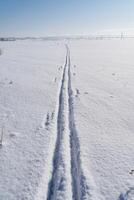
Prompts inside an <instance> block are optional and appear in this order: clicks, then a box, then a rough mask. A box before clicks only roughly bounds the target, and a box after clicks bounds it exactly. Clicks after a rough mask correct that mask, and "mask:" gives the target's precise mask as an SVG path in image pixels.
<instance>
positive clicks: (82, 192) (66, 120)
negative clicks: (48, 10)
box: [47, 45, 89, 200]
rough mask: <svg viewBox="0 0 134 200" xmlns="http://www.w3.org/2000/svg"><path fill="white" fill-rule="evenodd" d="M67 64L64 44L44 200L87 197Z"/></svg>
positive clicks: (68, 59) (68, 64)
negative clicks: (49, 178)
mask: <svg viewBox="0 0 134 200" xmlns="http://www.w3.org/2000/svg"><path fill="white" fill-rule="evenodd" d="M70 66H71V64H70V50H69V48H68V46H67V45H66V61H65V65H64V69H63V76H62V81H61V88H60V94H59V102H58V115H57V116H58V117H57V141H56V146H55V152H54V157H53V172H52V177H51V181H50V183H49V187H48V197H47V200H58V199H64V200H66V199H67V200H71V199H73V200H80V199H89V198H88V197H89V191H88V190H89V188H88V186H87V184H86V179H85V177H84V175H83V173H82V169H81V162H80V147H79V140H78V137H77V132H76V128H75V121H74V111H73V93H72V89H71V71H70Z"/></svg>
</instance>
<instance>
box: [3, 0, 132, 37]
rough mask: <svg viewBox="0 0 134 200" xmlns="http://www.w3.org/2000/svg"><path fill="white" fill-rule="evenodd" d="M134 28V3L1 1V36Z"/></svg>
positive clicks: (116, 0)
mask: <svg viewBox="0 0 134 200" xmlns="http://www.w3.org/2000/svg"><path fill="white" fill-rule="evenodd" d="M108 29H110V30H112V29H117V30H125V29H134V0H0V36H11V35H12V36H23V35H24V36H54V35H81V34H82V35H88V34H91V33H94V32H98V31H101V30H108Z"/></svg>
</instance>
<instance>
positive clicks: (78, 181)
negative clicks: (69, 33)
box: [66, 46, 89, 200]
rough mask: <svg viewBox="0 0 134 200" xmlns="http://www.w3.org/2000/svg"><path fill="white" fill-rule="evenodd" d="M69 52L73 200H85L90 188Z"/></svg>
mask: <svg viewBox="0 0 134 200" xmlns="http://www.w3.org/2000/svg"><path fill="white" fill-rule="evenodd" d="M66 48H67V51H68V101H69V129H70V147H71V173H72V192H73V200H83V199H88V198H89V187H88V186H87V183H86V178H85V176H84V174H83V171H82V167H81V159H80V143H79V138H78V135H77V130H76V126H75V119H74V108H73V91H72V86H71V69H70V68H71V61H70V50H69V48H68V46H67V47H66Z"/></svg>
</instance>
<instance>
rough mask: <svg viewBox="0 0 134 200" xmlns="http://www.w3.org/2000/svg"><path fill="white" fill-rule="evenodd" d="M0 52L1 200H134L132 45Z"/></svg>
mask: <svg viewBox="0 0 134 200" xmlns="http://www.w3.org/2000/svg"><path fill="white" fill-rule="evenodd" d="M0 49H1V50H2V55H0V135H1V134H2V130H3V133H4V136H3V141H2V146H1V147H0V200H134V56H133V52H134V39H123V40H121V39H105V40H86V39H81V40H69V41H63V40H61V41H60V40H59V41H39V40H24V41H14V42H0Z"/></svg>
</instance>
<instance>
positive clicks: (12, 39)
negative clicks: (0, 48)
mask: <svg viewBox="0 0 134 200" xmlns="http://www.w3.org/2000/svg"><path fill="white" fill-rule="evenodd" d="M15 40H16V38H0V41H15Z"/></svg>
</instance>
